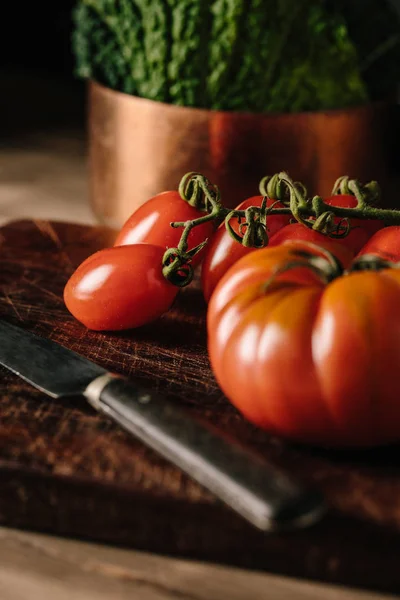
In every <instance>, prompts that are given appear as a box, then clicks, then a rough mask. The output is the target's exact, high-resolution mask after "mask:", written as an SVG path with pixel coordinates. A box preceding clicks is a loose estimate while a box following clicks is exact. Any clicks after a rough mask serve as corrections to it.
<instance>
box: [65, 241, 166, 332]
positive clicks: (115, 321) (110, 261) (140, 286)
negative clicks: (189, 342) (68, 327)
mask: <svg viewBox="0 0 400 600" xmlns="http://www.w3.org/2000/svg"><path fill="white" fill-rule="evenodd" d="M164 251H165V249H164V248H161V247H159V246H151V245H149V244H137V245H134V246H119V247H117V248H106V249H105V250H100V251H99V252H96V253H95V254H93V255H92V256H89V258H87V259H86V260H85V261H84V262H83V263H82V264H81V265H80V266H79V267H78V268H77V270H76V271H75V273H73V275H72V276H71V278H70V279H69V281H68V282H67V285H66V286H65V290H64V301H65V304H66V306H67V308H68V310H69V311H70V312H71V313H72V314H73V315H74V317H75V318H76V319H78V321H81V323H83V324H84V325H86V327H88V328H89V329H95V330H98V331H101V330H120V329H130V328H132V327H139V325H144V324H145V323H149V322H150V321H153V320H154V319H157V318H158V317H159V316H161V315H162V314H163V313H164V312H166V311H167V310H168V309H169V307H170V306H171V304H172V302H173V300H174V298H175V296H176V295H177V293H178V288H177V287H175V286H174V285H172V284H171V283H169V282H168V281H167V280H166V279H165V278H164V276H163V274H162V257H163V254H164Z"/></svg>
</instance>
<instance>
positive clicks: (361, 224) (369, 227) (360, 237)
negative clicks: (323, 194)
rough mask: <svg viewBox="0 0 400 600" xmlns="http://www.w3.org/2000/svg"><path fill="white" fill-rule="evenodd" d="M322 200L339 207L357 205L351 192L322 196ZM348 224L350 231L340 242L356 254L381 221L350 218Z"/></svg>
mask: <svg viewBox="0 0 400 600" xmlns="http://www.w3.org/2000/svg"><path fill="white" fill-rule="evenodd" d="M324 202H325V203H326V204H329V205H330V206H340V207H341V208H355V207H356V206H357V199H356V198H355V196H352V195H351V194H338V195H335V196H330V197H329V198H324ZM335 222H336V223H339V222H340V218H339V217H337V218H335ZM350 226H351V231H350V233H349V234H348V235H347V236H346V237H345V238H342V239H341V243H342V244H345V245H346V246H347V247H348V248H350V249H351V250H353V252H354V253H355V254H357V252H358V251H359V250H361V248H362V247H363V246H364V244H365V243H366V242H367V240H369V238H370V237H371V236H372V235H373V234H374V233H375V232H376V231H378V230H379V229H381V228H382V227H383V223H382V221H379V219H351V221H350Z"/></svg>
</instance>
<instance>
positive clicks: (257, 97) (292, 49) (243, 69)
mask: <svg viewBox="0 0 400 600" xmlns="http://www.w3.org/2000/svg"><path fill="white" fill-rule="evenodd" d="M371 18H372V19H374V21H373V23H374V27H372V26H371ZM74 19H75V25H76V26H75V33H74V36H73V46H74V50H75V54H76V58H77V73H78V75H79V76H81V77H85V78H93V79H96V80H97V81H99V82H101V83H103V84H105V85H107V86H109V87H111V88H114V89H118V90H121V91H124V92H127V93H129V94H136V95H139V96H143V97H146V98H150V99H152V100H159V101H164V102H171V103H174V104H180V105H185V106H196V107H206V108H212V109H219V110H237V111H251V112H266V111H274V112H297V111H304V110H324V109H330V108H341V107H346V106H352V105H356V104H360V103H364V102H367V101H368V100H370V99H375V98H382V97H384V96H385V95H387V94H388V93H389V92H390V91H391V90H392V89H393V87H394V85H395V83H396V82H397V81H398V79H399V68H400V66H399V65H400V54H399V52H400V50H399V48H400V39H399V38H400V24H399V18H398V16H397V15H396V13H395V12H394V11H393V9H392V7H391V6H389V4H388V2H387V0H353V1H352V2H349V0H335V1H334V0H210V1H206V0H79V2H78V5H77V7H76V10H75V13H74Z"/></svg>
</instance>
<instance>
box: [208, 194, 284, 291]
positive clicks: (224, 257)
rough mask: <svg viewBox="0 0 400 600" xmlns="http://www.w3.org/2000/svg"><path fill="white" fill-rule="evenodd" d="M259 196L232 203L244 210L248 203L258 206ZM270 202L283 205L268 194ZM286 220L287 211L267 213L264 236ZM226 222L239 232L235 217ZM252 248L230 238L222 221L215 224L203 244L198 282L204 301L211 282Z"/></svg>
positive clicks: (213, 287)
mask: <svg viewBox="0 0 400 600" xmlns="http://www.w3.org/2000/svg"><path fill="white" fill-rule="evenodd" d="M263 199H264V197H263V196H252V197H251V198H247V199H246V200H244V201H243V202H241V203H240V204H239V205H238V206H237V207H236V210H245V209H246V208H248V207H249V206H257V207H259V206H261V204H262V201H263ZM272 205H274V207H275V208H282V207H283V204H282V203H280V202H278V201H276V200H273V199H271V198H268V199H267V206H272ZM289 221H290V215H271V216H269V217H267V233H268V236H272V235H274V234H275V233H276V232H277V231H279V230H280V229H281V228H282V227H284V226H285V225H287V224H288V223H289ZM230 224H231V226H232V229H233V230H234V231H235V233H238V234H239V223H238V220H237V219H235V218H233V219H231V221H230ZM254 250H256V248H249V247H247V246H243V244H240V243H239V242H237V241H236V240H234V239H233V238H232V237H231V236H230V235H229V232H228V231H227V229H226V227H225V223H222V224H221V225H220V226H219V227H218V229H217V231H216V232H215V234H214V236H213V238H212V239H211V241H210V242H209V243H208V245H207V248H206V250H205V256H204V260H203V264H202V269H201V285H202V290H203V295H204V298H205V300H206V302H208V301H209V300H210V297H211V294H212V293H213V291H214V289H215V286H216V285H217V283H218V281H219V280H220V279H221V277H222V276H223V275H224V274H225V273H226V271H227V270H228V269H229V268H230V267H231V266H232V265H233V264H234V263H235V262H237V261H238V260H239V259H240V258H241V257H242V256H245V255H246V254H249V253H250V252H254Z"/></svg>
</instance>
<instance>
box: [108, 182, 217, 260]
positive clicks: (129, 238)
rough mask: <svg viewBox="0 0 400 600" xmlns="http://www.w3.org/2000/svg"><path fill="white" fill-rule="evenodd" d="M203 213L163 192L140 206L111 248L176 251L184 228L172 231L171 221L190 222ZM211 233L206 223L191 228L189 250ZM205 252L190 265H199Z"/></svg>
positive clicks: (175, 195) (211, 224)
mask: <svg viewBox="0 0 400 600" xmlns="http://www.w3.org/2000/svg"><path fill="white" fill-rule="evenodd" d="M204 214H205V213H204V212H202V211H200V210H198V209H197V208H193V206H191V205H190V204H188V203H187V202H186V201H185V200H182V198H181V197H180V195H179V193H178V192H175V191H172V192H163V193H161V194H157V196H154V198H151V199H150V200H148V201H147V202H145V204H142V206H140V207H139V208H138V209H137V210H136V211H135V212H134V213H133V214H132V216H131V217H130V218H129V219H128V220H127V221H126V223H125V225H124V226H123V227H122V229H121V231H120V233H119V235H118V237H117V239H116V240H115V244H114V246H125V245H127V244H139V243H145V244H152V245H154V246H162V247H163V248H164V249H166V248H176V247H177V246H178V243H179V240H180V238H181V235H182V232H183V227H177V228H175V227H171V225H170V223H172V222H174V221H193V220H194V219H198V218H199V217H204ZM213 233H214V223H213V222H212V221H208V222H206V223H203V224H201V225H198V226H197V227H194V228H193V229H192V231H191V232H190V233H189V237H188V250H191V249H192V248H194V247H195V246H198V245H199V244H200V243H201V242H204V240H206V239H208V238H210V237H211V236H212V235H213ZM203 256H204V250H202V251H200V252H199V253H198V254H196V256H195V257H194V258H193V261H192V263H193V265H197V264H199V262H200V261H201V260H202V258H203Z"/></svg>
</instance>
